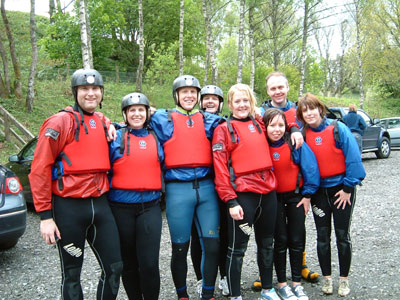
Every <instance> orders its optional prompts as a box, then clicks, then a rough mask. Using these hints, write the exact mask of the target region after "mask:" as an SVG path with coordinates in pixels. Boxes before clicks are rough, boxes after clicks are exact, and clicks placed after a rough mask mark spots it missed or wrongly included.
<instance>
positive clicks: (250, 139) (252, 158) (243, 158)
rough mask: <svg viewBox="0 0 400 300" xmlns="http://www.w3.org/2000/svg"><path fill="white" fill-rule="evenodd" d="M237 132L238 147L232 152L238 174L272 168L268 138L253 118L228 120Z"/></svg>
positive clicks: (233, 163) (233, 164) (232, 159)
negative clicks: (243, 120) (245, 120)
mask: <svg viewBox="0 0 400 300" xmlns="http://www.w3.org/2000/svg"><path fill="white" fill-rule="evenodd" d="M227 122H228V127H229V123H230V124H231V125H232V127H233V130H234V131H235V132H236V134H237V147H235V148H234V149H233V150H232V152H231V164H232V167H233V170H234V171H235V174H236V175H238V176H239V175H245V174H249V173H254V172H257V171H262V170H267V169H270V168H272V161H271V157H270V154H269V146H268V142H267V138H266V137H265V134H264V132H263V131H261V130H260V131H261V132H260V131H259V130H258V129H259V128H257V127H256V126H255V124H254V123H253V121H252V120H249V121H247V122H242V121H236V120H228V121H227Z"/></svg>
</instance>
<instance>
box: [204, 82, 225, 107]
mask: <svg viewBox="0 0 400 300" xmlns="http://www.w3.org/2000/svg"><path fill="white" fill-rule="evenodd" d="M205 95H215V96H217V97H218V99H219V106H218V110H217V114H219V113H221V112H222V107H223V106H224V93H223V92H222V90H221V89H220V88H219V87H217V86H216V85H212V84H209V85H206V86H204V87H203V88H202V89H201V91H200V109H201V110H204V109H203V97H204V96H205Z"/></svg>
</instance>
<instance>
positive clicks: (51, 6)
mask: <svg viewBox="0 0 400 300" xmlns="http://www.w3.org/2000/svg"><path fill="white" fill-rule="evenodd" d="M55 8H56V7H55V4H54V0H49V16H50V24H52V23H54V19H53V15H54V11H55Z"/></svg>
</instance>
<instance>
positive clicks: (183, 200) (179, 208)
mask: <svg viewBox="0 0 400 300" xmlns="http://www.w3.org/2000/svg"><path fill="white" fill-rule="evenodd" d="M196 204H197V196H196V190H195V189H193V183H192V182H170V183H167V184H166V214H167V220H168V227H169V232H170V235H171V242H172V257H171V272H172V278H173V280H174V284H175V288H176V291H177V293H178V297H187V291H186V276H187V260H186V257H187V252H188V249H189V240H190V231H191V227H192V224H193V215H194V210H195V207H196Z"/></svg>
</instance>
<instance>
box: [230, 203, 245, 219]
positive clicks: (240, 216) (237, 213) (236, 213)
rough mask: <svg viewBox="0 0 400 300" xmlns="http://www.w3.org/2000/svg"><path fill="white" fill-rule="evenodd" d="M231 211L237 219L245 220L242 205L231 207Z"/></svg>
mask: <svg viewBox="0 0 400 300" xmlns="http://www.w3.org/2000/svg"><path fill="white" fill-rule="evenodd" d="M229 213H230V214H231V217H232V219H234V220H236V221H238V220H243V209H242V207H241V206H240V205H236V206H235V207H231V208H229Z"/></svg>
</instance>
